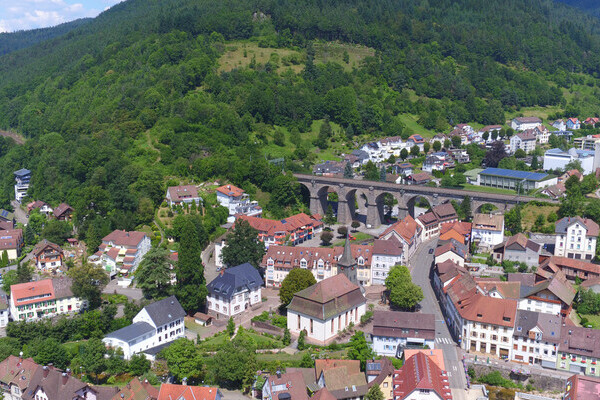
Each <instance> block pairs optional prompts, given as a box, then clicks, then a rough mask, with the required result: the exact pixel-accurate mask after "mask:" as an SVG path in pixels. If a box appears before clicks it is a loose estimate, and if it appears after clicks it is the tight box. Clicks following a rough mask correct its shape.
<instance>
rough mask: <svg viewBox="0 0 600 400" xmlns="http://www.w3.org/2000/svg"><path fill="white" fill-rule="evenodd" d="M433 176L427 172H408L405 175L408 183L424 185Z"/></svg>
mask: <svg viewBox="0 0 600 400" xmlns="http://www.w3.org/2000/svg"><path fill="white" fill-rule="evenodd" d="M432 179H433V178H432V176H431V175H429V174H428V173H427V172H419V173H418V174H410V175H408V176H407V177H406V183H407V184H408V185H425V184H426V183H428V182H429V181H431V180H432Z"/></svg>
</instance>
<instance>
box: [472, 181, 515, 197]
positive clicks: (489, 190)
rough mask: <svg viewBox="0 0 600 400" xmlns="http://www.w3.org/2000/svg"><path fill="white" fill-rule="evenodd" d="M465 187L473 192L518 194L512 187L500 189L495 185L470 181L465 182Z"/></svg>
mask: <svg viewBox="0 0 600 400" xmlns="http://www.w3.org/2000/svg"><path fill="white" fill-rule="evenodd" d="M463 189H465V190H468V191H471V192H485V193H498V194H514V195H516V194H517V193H516V192H515V191H514V190H510V189H500V188H493V187H488V186H477V185H471V184H469V183H466V184H464V185H463Z"/></svg>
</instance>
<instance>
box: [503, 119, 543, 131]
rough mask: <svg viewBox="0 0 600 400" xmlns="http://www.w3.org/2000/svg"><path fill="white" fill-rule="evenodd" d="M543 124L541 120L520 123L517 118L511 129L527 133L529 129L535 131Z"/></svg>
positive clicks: (513, 121)
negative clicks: (534, 129)
mask: <svg viewBox="0 0 600 400" xmlns="http://www.w3.org/2000/svg"><path fill="white" fill-rule="evenodd" d="M541 123H542V120H541V119H539V118H536V119H535V120H531V121H520V120H519V119H518V118H515V119H513V120H512V121H511V123H510V127H511V128H513V129H514V130H515V131H525V130H527V129H533V128H535V127H536V126H538V125H539V124H541Z"/></svg>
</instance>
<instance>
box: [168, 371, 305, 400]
mask: <svg viewBox="0 0 600 400" xmlns="http://www.w3.org/2000/svg"><path fill="white" fill-rule="evenodd" d="M267 382H268V384H269V385H270V386H271V397H272V398H273V399H278V398H279V397H278V396H279V394H280V393H289V394H290V396H291V398H292V400H294V399H298V400H308V394H307V392H306V383H305V382H304V376H303V375H302V373H301V372H299V371H296V372H286V373H285V374H281V375H280V377H278V376H277V375H269V376H268V377H267ZM265 384H266V383H265ZM278 388H281V389H282V390H277V391H276V390H274V389H278ZM164 399H165V400H175V399H178V398H176V397H173V398H171V399H167V398H166V397H165V398H164ZM159 400H162V399H159ZM190 400H191V399H190Z"/></svg>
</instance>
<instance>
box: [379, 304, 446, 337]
mask: <svg viewBox="0 0 600 400" xmlns="http://www.w3.org/2000/svg"><path fill="white" fill-rule="evenodd" d="M404 332H406V333H404ZM373 335H374V336H386V337H399V338H401V337H419V338H423V339H430V340H433V339H435V315H433V314H421V313H410V312H400V311H375V313H374V314H373Z"/></svg>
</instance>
